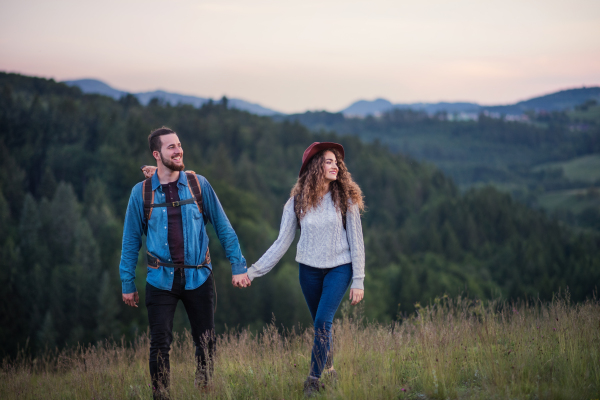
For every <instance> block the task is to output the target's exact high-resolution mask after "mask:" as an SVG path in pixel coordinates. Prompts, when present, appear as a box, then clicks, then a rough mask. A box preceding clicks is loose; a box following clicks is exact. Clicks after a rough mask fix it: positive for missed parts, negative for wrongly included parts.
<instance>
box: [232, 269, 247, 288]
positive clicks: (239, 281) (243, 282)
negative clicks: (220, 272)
mask: <svg viewBox="0 0 600 400" xmlns="http://www.w3.org/2000/svg"><path fill="white" fill-rule="evenodd" d="M231 284H232V285H233V286H235V287H239V288H245V287H249V286H250V285H251V284H252V282H250V278H248V273H243V274H239V275H233V277H232V278H231Z"/></svg>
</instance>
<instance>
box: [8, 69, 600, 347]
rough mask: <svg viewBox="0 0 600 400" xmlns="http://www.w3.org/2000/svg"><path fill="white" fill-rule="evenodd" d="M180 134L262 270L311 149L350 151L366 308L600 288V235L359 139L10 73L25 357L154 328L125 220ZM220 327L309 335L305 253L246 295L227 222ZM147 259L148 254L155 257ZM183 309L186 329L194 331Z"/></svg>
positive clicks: (13, 335) (14, 305) (12, 317)
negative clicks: (152, 166)
mask: <svg viewBox="0 0 600 400" xmlns="http://www.w3.org/2000/svg"><path fill="white" fill-rule="evenodd" d="M162 125H167V126H170V127H172V128H173V129H175V130H176V131H177V132H178V134H179V136H180V139H181V141H182V144H183V146H184V151H185V162H186V167H187V168H189V169H193V170H195V171H196V172H198V173H200V174H202V175H204V176H206V177H207V178H208V180H209V181H210V182H211V184H212V185H213V187H214V188H215V190H216V192H217V194H218V196H219V198H220V200H221V202H222V204H223V206H224V208H225V210H226V212H227V215H228V217H229V219H230V221H231V223H232V225H233V227H234V228H235V230H236V232H237V233H238V236H239V238H240V242H241V245H242V251H243V253H244V256H245V257H246V259H247V260H248V262H249V263H252V262H254V261H256V260H257V259H258V258H259V257H260V256H261V255H262V253H263V252H264V251H265V250H266V249H267V248H268V247H269V246H270V244H271V243H272V242H273V241H274V240H275V238H276V237H277V233H278V227H279V222H280V217H281V213H282V210H283V204H284V203H285V201H286V199H287V197H288V195H289V191H290V188H291V187H292V185H293V183H294V181H295V179H296V177H297V172H298V168H299V166H300V160H301V155H302V152H303V151H304V149H305V148H306V147H307V146H308V145H309V144H310V143H312V142H313V141H337V142H341V143H343V145H344V147H345V149H346V154H347V163H348V166H349V168H350V171H351V172H352V174H353V176H354V178H355V179H356V181H357V182H358V183H359V184H360V185H361V187H362V188H363V190H364V193H365V199H366V204H367V206H368V211H367V212H366V213H365V215H364V217H363V229H364V235H365V245H366V254H367V277H366V280H365V285H366V301H365V314H366V316H367V317H368V318H370V319H371V318H373V319H377V320H379V321H389V320H392V319H396V318H398V314H399V313H407V312H411V311H413V310H414V304H415V303H416V302H420V303H422V304H424V303H427V302H428V301H429V299H431V298H433V297H435V296H438V295H441V294H443V293H448V294H449V295H455V294H458V293H461V292H462V293H467V294H469V295H470V296H474V297H479V298H484V299H485V298H492V297H497V296H505V297H513V298H515V297H524V296H537V295H539V296H540V297H541V298H543V299H549V298H551V296H552V294H553V293H554V292H556V291H557V290H559V288H563V289H564V288H566V287H569V290H570V291H571V293H572V298H573V299H574V300H576V301H579V300H583V299H584V298H586V296H589V295H591V294H592V292H593V290H594V288H595V284H596V282H598V281H599V278H600V240H599V238H598V237H597V236H593V235H582V234H579V235H576V234H574V233H572V232H571V231H570V230H568V229H565V228H563V227H561V226H560V225H559V224H558V223H556V222H555V221H552V220H550V219H548V218H546V217H545V216H544V215H543V214H541V213H538V212H535V211H532V210H530V209H528V208H526V207H525V206H522V205H520V204H516V203H515V202H513V201H512V200H511V198H510V197H509V196H508V195H505V194H501V193H499V192H497V191H496V190H494V189H491V188H486V189H482V190H474V191H471V192H468V193H466V194H464V195H461V194H460V193H459V191H458V189H457V187H456V185H455V184H454V183H453V181H452V180H451V179H449V178H448V177H447V176H445V175H444V174H443V173H441V172H440V171H439V170H438V169H436V168H433V167H432V166H429V165H425V164H420V163H418V162H416V161H414V160H413V159H410V158H407V157H405V156H402V155H398V154H393V153H391V152H390V151H389V150H388V149H387V148H385V147H384V146H382V145H379V144H377V143H375V144H365V143H364V142H361V141H360V140H359V139H358V138H356V137H350V136H343V137H339V136H336V135H334V134H326V133H318V134H316V133H311V132H310V131H309V130H308V129H307V128H305V127H304V126H302V125H300V124H298V123H292V122H286V121H284V122H274V121H273V120H271V119H269V118H267V117H258V116H255V115H252V114H249V113H246V112H241V111H238V110H235V109H228V107H227V103H226V101H222V102H221V103H209V104H206V105H204V106H203V107H202V108H200V109H196V108H193V107H191V106H177V107H172V106H169V105H163V104H160V102H158V101H153V102H151V103H150V104H149V105H148V106H146V107H144V106H141V105H140V104H139V103H138V101H137V100H136V99H135V98H134V97H132V96H127V97H124V98H122V99H121V100H119V101H114V100H112V99H110V98H108V97H104V96H98V95H84V94H82V93H81V92H80V91H79V89H77V88H69V87H67V86H65V85H63V84H60V83H56V82H54V81H51V80H44V79H39V78H30V77H24V76H19V75H14V74H0V163H1V169H0V226H2V229H1V230H0V260H1V261H0V263H1V265H0V285H1V286H2V288H3V291H2V292H1V294H0V307H1V310H2V312H1V313H0V318H1V320H0V343H1V345H0V346H1V349H0V350H1V351H2V352H3V354H7V355H14V354H15V353H16V351H17V348H19V347H21V348H23V347H25V346H27V348H28V349H29V350H28V351H31V352H37V351H39V350H40V349H43V348H44V347H46V346H65V345H73V344H76V343H78V342H79V343H83V342H85V343H87V342H94V341H96V340H101V339H104V338H107V337H110V336H112V337H114V338H119V337H121V336H122V335H125V337H126V338H127V339H132V338H133V337H134V336H135V335H136V333H137V332H140V331H143V330H145V329H146V328H147V320H146V312H145V308H144V301H143V299H144V288H145V284H144V282H145V267H144V266H143V262H144V259H143V257H142V256H140V260H139V263H138V270H137V272H138V276H137V281H136V284H137V288H138V290H139V292H140V295H141V298H142V301H141V304H140V308H137V309H133V308H129V307H126V306H125V305H124V304H123V303H122V301H121V298H120V297H121V294H120V288H121V286H120V282H119V274H118V263H119V256H120V248H121V235H122V223H123V216H124V213H125V209H126V205H127V201H128V198H129V195H130V193H131V188H132V187H133V186H134V185H135V184H136V183H137V182H139V181H141V180H142V176H141V173H140V171H139V166H140V165H142V164H147V163H151V162H152V161H153V160H152V158H151V155H150V154H149V150H148V149H147V140H146V138H147V135H148V133H149V132H150V131H151V130H152V129H153V128H156V127H160V126H162ZM208 230H209V234H210V237H211V255H212V258H213V263H214V267H215V277H216V281H217V293H218V295H217V303H218V305H217V314H216V322H217V329H218V330H219V331H223V330H224V329H226V328H225V326H226V325H227V326H228V327H230V328H231V327H235V326H250V327H251V328H253V329H255V328H259V327H261V326H262V325H263V324H264V323H265V322H269V321H271V319H272V318H273V316H274V317H275V318H276V321H277V323H278V324H279V323H282V324H284V325H285V326H288V327H289V326H292V325H295V324H297V323H301V324H303V325H304V326H307V325H308V324H309V322H310V316H309V315H308V311H307V309H306V306H305V305H304V300H303V297H302V294H301V291H300V287H299V284H298V283H297V265H296V263H295V261H294V257H295V248H294V247H292V248H291V249H290V251H288V253H287V254H286V256H285V257H284V258H283V260H282V261H281V263H280V265H279V266H278V267H277V268H276V269H275V270H274V271H273V272H272V273H270V274H269V275H267V276H266V277H264V278H260V279H257V280H255V281H254V282H253V284H252V287H251V288H250V289H247V290H239V289H235V290H234V288H233V287H232V286H231V283H230V282H231V276H230V275H231V272H230V269H229V263H228V262H227V260H226V259H225V257H224V254H223V251H222V248H221V246H220V244H219V243H218V240H217V239H216V237H215V235H214V233H213V231H212V228H210V227H209V228H208ZM141 254H142V253H141ZM186 326H187V323H186V318H184V312H183V310H181V309H178V312H177V314H176V318H175V328H176V329H182V328H183V327H186Z"/></svg>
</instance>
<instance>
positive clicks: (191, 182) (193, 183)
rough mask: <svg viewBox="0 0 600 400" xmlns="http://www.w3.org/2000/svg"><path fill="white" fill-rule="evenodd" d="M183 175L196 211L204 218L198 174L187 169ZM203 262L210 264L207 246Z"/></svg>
mask: <svg viewBox="0 0 600 400" xmlns="http://www.w3.org/2000/svg"><path fill="white" fill-rule="evenodd" d="M185 176H186V177H187V180H188V188H189V189H190V193H191V194H192V198H193V199H195V200H196V205H197V206H198V211H200V215H202V218H204V212H203V211H204V207H203V205H204V203H203V201H202V188H201V187H200V181H199V180H198V175H196V173H195V172H194V171H189V172H186V173H185ZM204 224H205V225H206V219H205V220H204ZM203 264H206V265H208V264H210V251H209V250H208V247H207V248H206V258H205V259H204V262H203Z"/></svg>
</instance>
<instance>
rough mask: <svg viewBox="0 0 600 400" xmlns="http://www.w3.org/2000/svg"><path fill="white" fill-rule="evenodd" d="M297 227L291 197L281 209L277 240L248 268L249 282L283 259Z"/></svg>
mask: <svg viewBox="0 0 600 400" xmlns="http://www.w3.org/2000/svg"><path fill="white" fill-rule="evenodd" d="M297 227H298V226H297V222H296V214H295V212H294V198H293V197H292V198H290V199H289V200H288V201H287V203H285V206H284V208H283V215H282V216H281V226H280V227H279V236H278V237H277V240H276V241H275V242H274V243H273V244H272V245H271V247H269V250H267V251H266V253H265V254H263V256H262V257H261V258H260V260H258V261H257V262H256V263H254V264H252V266H251V267H250V268H248V277H249V278H250V280H253V279H254V278H257V277H259V276H263V275H265V274H266V273H268V272H269V271H270V270H272V269H273V267H274V266H275V265H276V264H277V263H278V262H279V260H281V257H283V255H284V254H285V252H286V251H287V250H288V249H289V248H290V245H291V244H292V242H293V241H294V237H295V236H296V229H297Z"/></svg>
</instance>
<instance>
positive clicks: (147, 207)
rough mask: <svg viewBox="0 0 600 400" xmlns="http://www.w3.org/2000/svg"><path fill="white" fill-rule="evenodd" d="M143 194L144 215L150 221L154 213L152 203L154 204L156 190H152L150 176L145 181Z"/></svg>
mask: <svg viewBox="0 0 600 400" xmlns="http://www.w3.org/2000/svg"><path fill="white" fill-rule="evenodd" d="M142 196H143V199H144V215H145V216H146V221H150V216H151V215H152V208H153V207H152V205H153V204H154V190H152V178H148V179H146V180H145V181H144V183H143V186H142Z"/></svg>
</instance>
